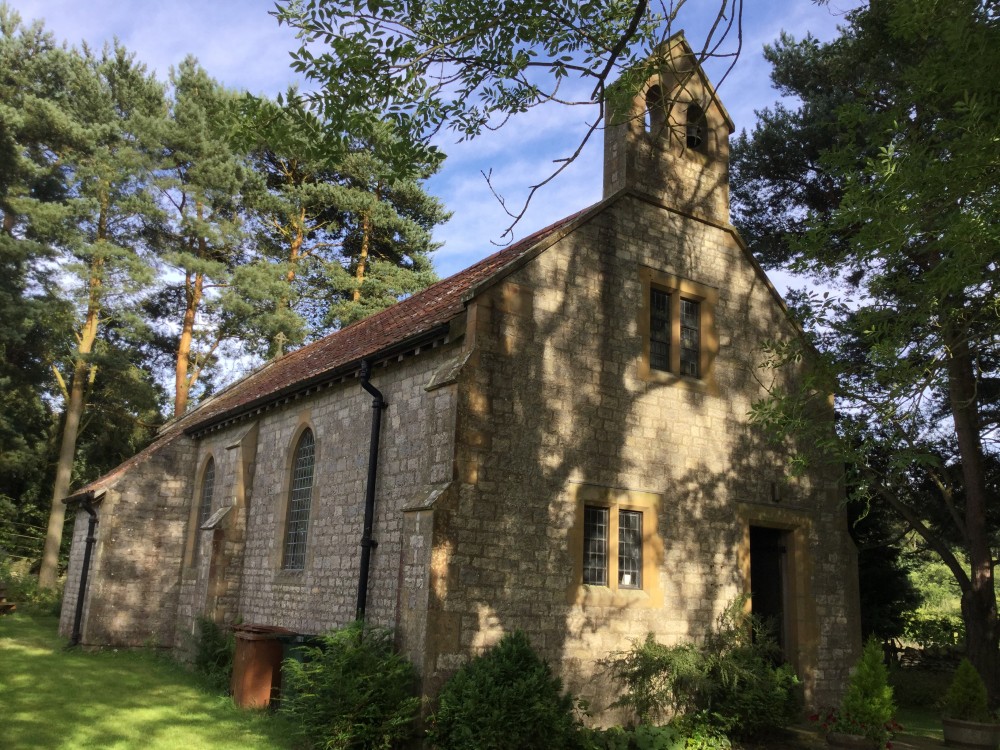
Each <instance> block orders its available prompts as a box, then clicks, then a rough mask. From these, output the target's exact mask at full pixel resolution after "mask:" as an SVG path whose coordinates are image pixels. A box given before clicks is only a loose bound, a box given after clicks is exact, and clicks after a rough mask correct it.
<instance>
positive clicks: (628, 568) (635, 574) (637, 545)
mask: <svg viewBox="0 0 1000 750" xmlns="http://www.w3.org/2000/svg"><path fill="white" fill-rule="evenodd" d="M618 586H619V588H623V589H641V588H642V511H638V510H620V511H618Z"/></svg>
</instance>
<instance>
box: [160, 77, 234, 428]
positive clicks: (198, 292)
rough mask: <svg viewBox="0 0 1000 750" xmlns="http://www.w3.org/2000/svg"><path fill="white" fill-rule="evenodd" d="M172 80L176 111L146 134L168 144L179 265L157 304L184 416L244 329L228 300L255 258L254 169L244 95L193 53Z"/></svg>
mask: <svg viewBox="0 0 1000 750" xmlns="http://www.w3.org/2000/svg"><path fill="white" fill-rule="evenodd" d="M170 79H171V84H172V88H173V91H172V99H171V102H170V112H169V116H168V117H167V118H166V119H164V120H162V121H160V122H159V123H156V124H154V126H153V128H152V129H151V130H150V131H147V134H146V136H145V137H146V139H147V142H148V143H149V145H150V147H151V148H154V149H155V150H157V151H158V165H157V177H156V184H157V187H158V189H159V192H160V196H161V200H160V205H161V207H162V208H163V217H162V222H161V224H160V228H159V232H158V235H157V237H156V239H155V244H156V245H157V247H158V250H159V252H160V259H161V261H162V262H163V263H165V264H166V265H167V266H168V267H169V268H170V269H172V270H173V272H174V273H173V274H167V277H168V279H170V281H168V283H167V284H166V285H165V286H164V287H163V288H162V289H161V290H160V291H159V293H158V295H157V296H156V297H155V298H154V299H152V300H151V301H150V303H149V306H148V308H147V312H148V314H149V315H150V316H151V317H152V318H153V319H154V320H155V321H158V322H159V323H160V324H161V339H162V340H163V343H162V348H165V349H168V350H169V351H170V352H171V358H172V360H173V371H174V378H173V380H174V415H175V416H180V415H182V414H184V412H185V410H186V409H187V406H188V402H189V400H190V397H191V394H192V393H193V392H194V390H195V387H196V386H197V385H198V383H199V380H200V379H201V378H202V376H203V375H204V374H205V372H206V368H208V367H210V366H211V365H212V364H213V363H214V362H215V358H216V356H217V353H218V351H219V347H220V346H221V345H222V344H223V343H224V342H226V341H227V340H229V339H232V338H234V337H235V336H237V335H238V332H239V330H240V326H241V323H240V321H239V320H238V319H237V318H236V316H234V315H227V311H226V305H225V301H226V297H227V294H230V287H231V280H232V274H233V271H234V270H235V269H236V268H237V267H238V266H239V265H241V264H242V263H244V262H245V261H246V247H245V241H246V235H245V233H244V228H243V226H242V221H241V217H240V206H239V199H240V196H241V195H242V192H243V189H244V186H245V183H246V181H247V179H248V178H249V177H250V174H249V172H248V170H247V167H246V164H245V162H244V158H243V157H242V156H241V155H240V154H238V153H235V152H234V150H233V149H232V148H231V146H230V143H229V140H228V129H229V125H230V122H229V120H228V112H229V107H230V105H231V102H232V99H233V98H234V95H233V94H232V93H230V92H227V91H226V90H225V89H224V88H223V87H222V86H221V85H220V84H219V83H218V82H216V81H215V80H213V79H212V78H211V77H210V76H209V75H208V74H207V73H206V72H205V70H204V69H203V68H201V67H200V66H199V65H198V62H197V60H195V59H194V58H192V57H188V58H186V59H185V60H184V61H183V62H181V64H180V65H179V66H178V67H177V69H176V70H173V71H171V76H170ZM173 279H176V281H173ZM230 296H231V295H230Z"/></svg>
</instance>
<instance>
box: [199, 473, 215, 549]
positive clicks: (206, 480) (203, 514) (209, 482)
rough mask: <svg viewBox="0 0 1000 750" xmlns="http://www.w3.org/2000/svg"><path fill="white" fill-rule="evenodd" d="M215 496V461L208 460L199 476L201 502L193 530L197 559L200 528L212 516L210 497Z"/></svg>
mask: <svg viewBox="0 0 1000 750" xmlns="http://www.w3.org/2000/svg"><path fill="white" fill-rule="evenodd" d="M214 494H215V459H214V458H209V459H208V464H207V465H206V466H205V472H204V473H203V474H202V475H201V500H200V501H199V503H198V525H197V527H195V530H194V554H195V556H196V558H195V559H197V555H198V550H199V549H201V527H202V526H204V525H205V521H207V520H208V517H209V516H211V515H212V497H213V495H214Z"/></svg>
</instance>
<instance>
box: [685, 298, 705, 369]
mask: <svg viewBox="0 0 1000 750" xmlns="http://www.w3.org/2000/svg"><path fill="white" fill-rule="evenodd" d="M700 359H701V305H700V304H699V303H698V302H695V301H694V300H690V299H682V300H681V375H689V376H691V377H693V378H697V377H700V375H701V372H700V365H699V361H700Z"/></svg>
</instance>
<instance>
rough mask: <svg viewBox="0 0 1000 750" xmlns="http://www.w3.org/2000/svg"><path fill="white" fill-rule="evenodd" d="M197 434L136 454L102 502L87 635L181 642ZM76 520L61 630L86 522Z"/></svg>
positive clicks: (69, 618) (68, 617)
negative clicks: (181, 594) (191, 472)
mask: <svg viewBox="0 0 1000 750" xmlns="http://www.w3.org/2000/svg"><path fill="white" fill-rule="evenodd" d="M194 456H195V445H194V442H193V441H192V440H191V439H190V438H187V437H185V436H183V435H180V436H178V437H176V438H174V439H173V440H172V441H170V442H168V443H167V444H166V445H163V446H161V447H160V448H159V449H157V450H156V451H154V452H152V453H151V455H149V456H147V457H146V458H145V459H144V460H142V461H140V462H137V463H136V464H135V465H134V466H132V467H131V468H130V469H129V470H128V471H127V472H126V473H125V474H123V475H122V476H121V477H120V478H119V479H117V480H116V482H115V483H114V484H113V485H111V486H110V487H109V488H108V491H107V494H106V495H105V496H104V499H103V501H102V502H101V504H100V505H99V506H98V517H99V524H98V527H97V542H96V544H95V546H94V551H93V556H92V558H91V570H90V582H89V584H88V591H87V597H86V604H85V609H84V618H83V628H82V643H83V644H84V645H91V646H102V645H110V644H114V645H117V646H133V647H134V646H143V645H156V646H170V645H172V644H173V643H174V635H175V633H174V626H175V622H176V618H177V609H178V595H179V591H180V574H181V563H182V558H183V554H184V538H185V532H186V530H187V524H188V508H189V499H190V491H191V477H190V476H189V474H188V471H187V469H188V467H189V466H191V465H192V464H193V461H194ZM85 516H86V514H85V513H82V514H79V515H78V517H77V520H76V522H75V524H76V525H75V526H74V537H73V549H72V552H71V559H70V575H69V576H68V578H67V588H66V595H65V596H64V598H63V609H62V617H61V619H60V632H61V633H62V634H64V635H69V634H70V631H71V629H72V624H73V613H74V611H75V606H76V592H77V589H78V585H79V573H80V566H81V564H82V560H83V542H84V537H85V534H86V527H87V522H86V520H85Z"/></svg>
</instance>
